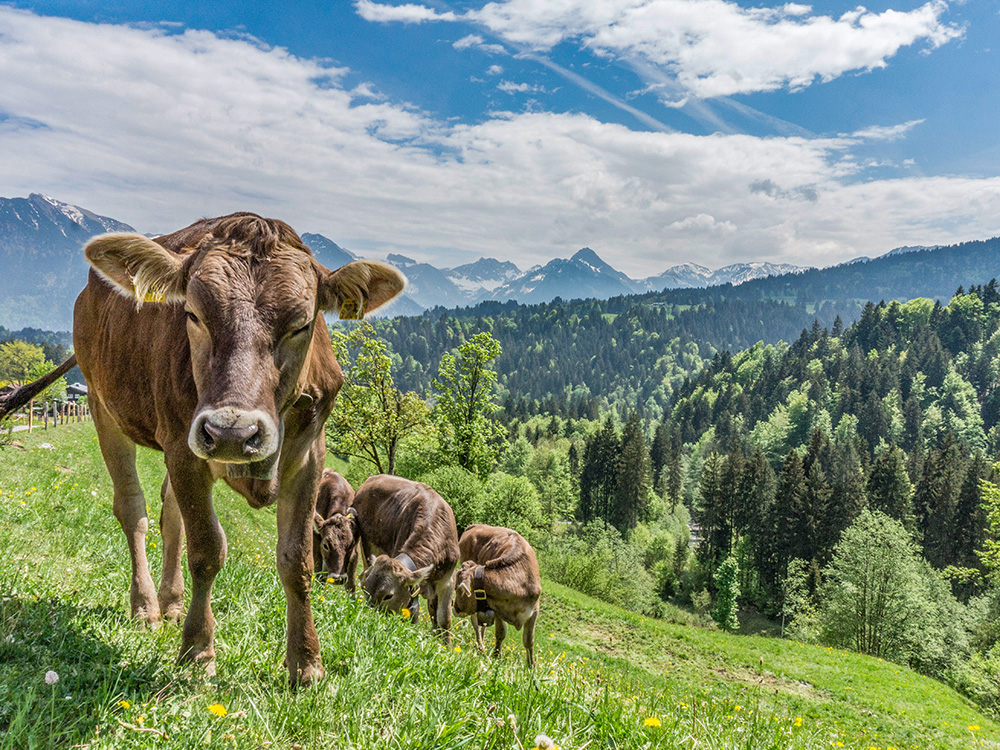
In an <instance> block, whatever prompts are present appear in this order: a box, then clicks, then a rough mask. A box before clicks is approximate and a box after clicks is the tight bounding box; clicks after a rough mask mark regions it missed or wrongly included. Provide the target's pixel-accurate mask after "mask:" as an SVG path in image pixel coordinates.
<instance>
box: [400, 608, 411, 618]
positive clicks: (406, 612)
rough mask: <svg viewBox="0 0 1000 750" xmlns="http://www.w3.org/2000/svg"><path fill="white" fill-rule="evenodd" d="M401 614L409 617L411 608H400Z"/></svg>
mask: <svg viewBox="0 0 1000 750" xmlns="http://www.w3.org/2000/svg"><path fill="white" fill-rule="evenodd" d="M399 614H401V615H402V616H403V617H409V616H410V610H408V609H407V608H406V607H403V608H402V609H401V610H399Z"/></svg>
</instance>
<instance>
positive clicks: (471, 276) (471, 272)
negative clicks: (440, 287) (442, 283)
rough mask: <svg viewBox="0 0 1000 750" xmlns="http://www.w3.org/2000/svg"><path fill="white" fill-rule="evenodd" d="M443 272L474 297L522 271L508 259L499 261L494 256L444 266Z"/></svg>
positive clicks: (513, 277) (512, 278)
mask: <svg viewBox="0 0 1000 750" xmlns="http://www.w3.org/2000/svg"><path fill="white" fill-rule="evenodd" d="M444 272H445V275H446V276H447V277H448V278H449V279H451V281H452V283H453V284H455V286H457V287H458V288H459V289H461V290H462V291H463V292H466V293H468V294H471V295H473V296H476V297H480V296H482V294H483V293H484V292H492V291H494V290H496V289H497V288H498V287H500V286H502V285H503V284H505V283H507V282H508V281H513V280H514V279H516V278H518V277H519V276H521V275H522V273H523V272H522V271H521V269H520V268H518V267H517V266H515V265H514V264H513V263H511V262H510V261H499V260H496V259H495V258H480V259H479V260H477V261H476V262H475V263H466V264H465V265H464V266H457V267H455V268H446V269H445V270H444Z"/></svg>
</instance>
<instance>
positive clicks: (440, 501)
mask: <svg viewBox="0 0 1000 750" xmlns="http://www.w3.org/2000/svg"><path fill="white" fill-rule="evenodd" d="M354 508H355V510H356V511H357V513H358V522H359V523H360V525H361V544H362V545H363V546H364V552H365V560H366V565H367V567H366V568H365V569H364V571H363V572H362V573H361V587H362V588H363V589H364V591H365V593H366V594H367V595H368V602H369V604H371V606H373V607H377V608H379V609H381V610H384V611H387V612H398V611H400V610H401V609H403V608H404V607H408V608H409V609H410V619H411V621H412V622H416V621H417V615H418V610H419V599H418V593H422V594H423V595H424V597H425V598H426V599H427V607H428V609H429V611H430V616H431V622H432V623H433V625H434V628H435V630H437V631H438V632H439V633H440V634H441V636H442V637H443V639H444V641H445V643H450V642H451V599H452V593H453V588H452V587H453V581H452V577H453V576H452V574H453V573H454V570H455V563H457V562H458V531H457V530H456V528H455V514H454V513H453V512H452V510H451V506H450V505H448V503H447V502H445V500H444V498H442V497H441V496H440V495H439V494H438V493H437V492H435V491H434V490H432V489H431V488H430V487H428V486H427V485H426V484H420V483H418V482H411V481H410V480H409V479H403V478H402V477H395V476H390V475H388V474H377V475H376V476H373V477H370V478H369V479H368V480H367V481H365V483H364V484H362V485H361V487H359V488H358V492H357V494H356V495H355V497H354Z"/></svg>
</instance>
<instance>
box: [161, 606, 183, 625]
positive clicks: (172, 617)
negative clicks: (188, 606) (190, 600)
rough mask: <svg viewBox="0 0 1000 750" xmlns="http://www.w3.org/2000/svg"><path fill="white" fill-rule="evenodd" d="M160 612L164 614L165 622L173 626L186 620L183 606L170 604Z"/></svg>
mask: <svg viewBox="0 0 1000 750" xmlns="http://www.w3.org/2000/svg"><path fill="white" fill-rule="evenodd" d="M160 611H161V612H163V621H164V622H166V623H169V624H171V625H177V624H178V623H180V622H181V621H182V620H183V619H184V605H183V604H170V605H167V606H165V607H161V609H160Z"/></svg>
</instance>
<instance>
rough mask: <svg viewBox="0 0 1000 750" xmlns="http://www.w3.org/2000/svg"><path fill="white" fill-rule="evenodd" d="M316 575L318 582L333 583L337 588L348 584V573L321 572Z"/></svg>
mask: <svg viewBox="0 0 1000 750" xmlns="http://www.w3.org/2000/svg"><path fill="white" fill-rule="evenodd" d="M314 575H315V577H316V579H317V580H320V581H323V582H324V583H332V584H334V585H335V586H336V585H338V584H344V583H347V573H326V572H324V571H322V570H321V571H319V572H318V573H315V574H314Z"/></svg>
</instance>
